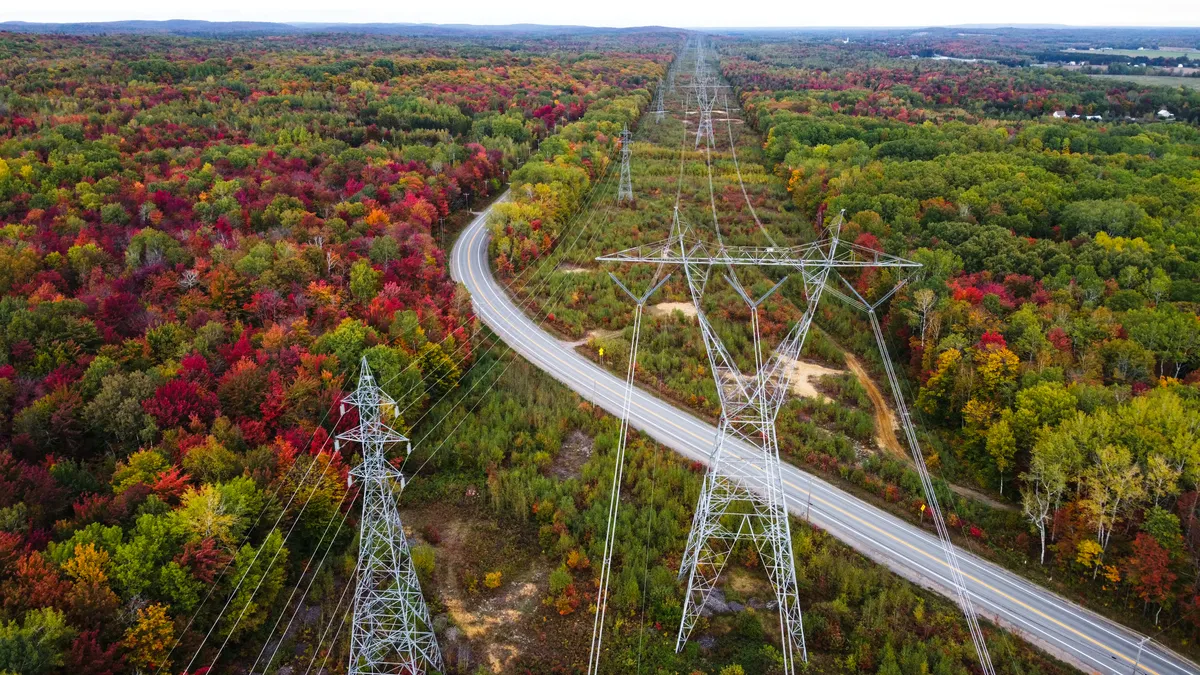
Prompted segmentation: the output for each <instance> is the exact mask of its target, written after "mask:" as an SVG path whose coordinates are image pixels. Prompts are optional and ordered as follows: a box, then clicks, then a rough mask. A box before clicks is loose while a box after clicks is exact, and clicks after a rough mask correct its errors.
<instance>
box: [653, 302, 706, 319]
mask: <svg viewBox="0 0 1200 675" xmlns="http://www.w3.org/2000/svg"><path fill="white" fill-rule="evenodd" d="M650 311H651V312H652V313H654V314H659V315H661V316H670V315H671V314H672V313H673V312H676V311H678V312H682V313H683V315H684V316H686V317H689V318H691V317H695V316H696V306H695V305H693V304H692V303H690V302H660V303H658V304H657V305H650Z"/></svg>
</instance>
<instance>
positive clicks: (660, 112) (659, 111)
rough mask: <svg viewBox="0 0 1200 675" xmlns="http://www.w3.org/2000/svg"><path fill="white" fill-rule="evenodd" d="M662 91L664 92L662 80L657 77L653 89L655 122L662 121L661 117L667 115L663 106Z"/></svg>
mask: <svg viewBox="0 0 1200 675" xmlns="http://www.w3.org/2000/svg"><path fill="white" fill-rule="evenodd" d="M664 93H665V92H664V91H663V81H662V79H661V78H659V80H658V88H657V89H656V90H655V93H654V123H655V124H658V123H660V122H662V121H663V118H664V117H666V115H667V111H666V108H664V107H663V94H664Z"/></svg>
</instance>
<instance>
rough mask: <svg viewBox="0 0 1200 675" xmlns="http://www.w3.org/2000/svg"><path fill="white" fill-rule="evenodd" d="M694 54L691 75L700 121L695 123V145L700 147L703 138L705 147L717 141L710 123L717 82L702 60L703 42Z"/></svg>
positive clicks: (715, 98)
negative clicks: (694, 67)
mask: <svg viewBox="0 0 1200 675" xmlns="http://www.w3.org/2000/svg"><path fill="white" fill-rule="evenodd" d="M696 54H697V56H696V72H695V73H694V74H693V76H692V77H693V80H694V82H693V86H694V87H695V89H696V103H698V104H699V106H700V123H699V124H697V125H696V147H697V148H699V147H700V141H701V139H703V140H704V142H705V143H707V147H709V148H712V147H714V146H715V145H716V143H717V141H716V138H715V137H714V136H713V125H712V111H713V104H714V103H716V100H717V83H716V79H715V78H714V77H713V74H712V73H711V72H709V70H708V66H707V64H705V62H704V45H703V43H701V44H700V46H699V47H698V48H697V50H696Z"/></svg>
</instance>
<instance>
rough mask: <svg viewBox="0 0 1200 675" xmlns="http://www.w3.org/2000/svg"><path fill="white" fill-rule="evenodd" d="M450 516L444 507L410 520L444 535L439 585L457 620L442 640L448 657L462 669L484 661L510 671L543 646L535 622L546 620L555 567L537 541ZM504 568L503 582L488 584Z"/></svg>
mask: <svg viewBox="0 0 1200 675" xmlns="http://www.w3.org/2000/svg"><path fill="white" fill-rule="evenodd" d="M447 516H448V514H447V513H446V512H445V511H444V510H439V511H438V512H437V513H433V512H423V513H421V514H419V517H415V518H411V519H410V520H412V521H414V522H413V525H414V529H415V530H417V531H421V532H423V533H425V532H428V528H430V527H432V528H434V529H436V531H437V533H438V536H437V537H436V538H437V539H438V540H439V541H438V542H437V543H436V544H434V553H435V557H436V567H435V570H436V571H435V573H434V579H433V583H432V585H433V589H432V590H433V591H434V595H435V596H436V597H437V598H438V599H439V600H440V603H441V606H442V610H443V611H444V613H445V614H446V615H447V616H448V618H449V619H450V624H452V625H451V626H450V627H449V628H447V629H446V630H445V631H444V634H443V638H442V640H441V642H442V643H443V650H444V651H445V652H446V658H447V661H449V662H450V664H451V665H453V666H455V667H457V668H458V669H459V672H476V669H477V668H481V667H482V669H483V670H484V671H490V672H493V673H503V672H510V671H512V670H513V669H514V667H515V666H516V664H517V663H518V662H519V661H520V660H521V659H523V658H528V657H530V656H531V655H532V654H531V652H537V651H540V650H541V649H543V646H542V645H540V644H538V641H537V640H536V636H537V634H538V633H537V631H536V630H535V629H534V628H533V627H532V624H533V623H534V622H537V623H540V622H541V618H540V613H541V612H540V610H541V598H542V597H544V596H545V595H546V593H547V592H548V591H549V578H550V569H549V567H548V565H547V563H546V561H545V560H544V559H543V558H542V557H541V556H536V555H534V556H531V555H529V554H528V553H527V550H528V546H529V545H530V542H528V541H523V540H522V538H521V537H519V536H513V533H512V532H509V531H505V530H504V529H502V528H501V527H499V526H498V525H497V524H496V523H494V522H491V521H488V520H484V519H482V518H476V517H472V516H469V515H449V517H447ZM418 540H424V535H422V536H420V537H418ZM429 543H433V542H429ZM497 571H498V572H501V574H502V576H501V583H500V587H499V588H497V589H488V588H485V586H484V577H485V575H486V574H487V573H488V572H497ZM436 623H437V619H436V618H435V624H436Z"/></svg>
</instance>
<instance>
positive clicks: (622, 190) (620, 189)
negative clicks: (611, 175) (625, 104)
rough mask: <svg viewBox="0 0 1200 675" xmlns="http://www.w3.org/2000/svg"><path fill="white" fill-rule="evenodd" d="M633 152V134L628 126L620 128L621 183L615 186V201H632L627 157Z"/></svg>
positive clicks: (631, 183) (631, 186)
mask: <svg viewBox="0 0 1200 675" xmlns="http://www.w3.org/2000/svg"><path fill="white" fill-rule="evenodd" d="M632 154H633V135H632V134H630V133H629V127H628V126H627V127H625V128H624V129H622V130H621V183H620V185H618V186H617V201H619V202H631V201H633V182H632V181H631V180H630V177H629V158H630V156H631V155H632Z"/></svg>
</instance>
